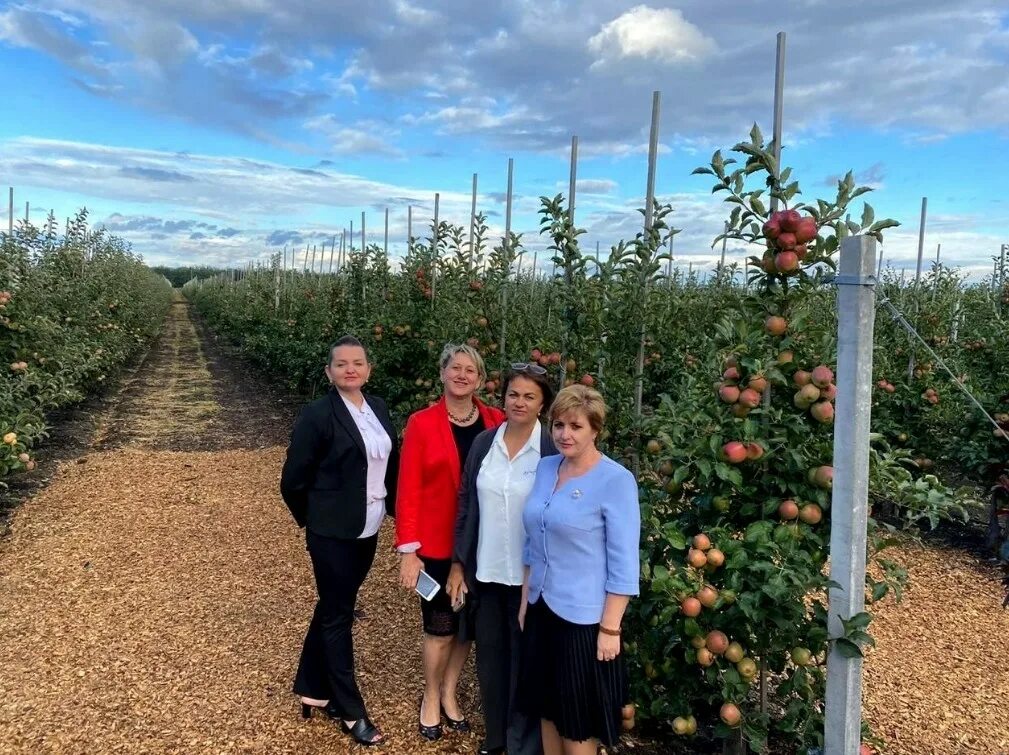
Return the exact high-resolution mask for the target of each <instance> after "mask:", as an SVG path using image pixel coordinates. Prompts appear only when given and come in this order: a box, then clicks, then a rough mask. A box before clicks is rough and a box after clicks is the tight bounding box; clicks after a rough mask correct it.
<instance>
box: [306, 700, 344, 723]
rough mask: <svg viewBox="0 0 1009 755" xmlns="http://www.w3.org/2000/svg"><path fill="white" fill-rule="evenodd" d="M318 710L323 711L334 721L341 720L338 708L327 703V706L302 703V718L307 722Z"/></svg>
mask: <svg viewBox="0 0 1009 755" xmlns="http://www.w3.org/2000/svg"><path fill="white" fill-rule="evenodd" d="M316 710H320V711H322V712H323V713H325V714H326V715H327V716H328V717H329V718H331V719H333V720H336V719H338V718H340V714H339V713H338V712H337V710H336V708H334V707H333V703H327V704H326V705H309V704H308V703H302V704H301V717H302V718H304V719H305V720H306V721H307V720H308V719H310V718H311V717H312V711H316Z"/></svg>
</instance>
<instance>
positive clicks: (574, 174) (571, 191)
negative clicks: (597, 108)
mask: <svg viewBox="0 0 1009 755" xmlns="http://www.w3.org/2000/svg"><path fill="white" fill-rule="evenodd" d="M577 184H578V137H577V136H572V137H571V175H570V177H569V179H568V220H569V221H570V223H571V225H574V224H575V189H576V188H577ZM562 378H563V376H562ZM563 383H564V381H563V379H562V380H561V384H562V385H563Z"/></svg>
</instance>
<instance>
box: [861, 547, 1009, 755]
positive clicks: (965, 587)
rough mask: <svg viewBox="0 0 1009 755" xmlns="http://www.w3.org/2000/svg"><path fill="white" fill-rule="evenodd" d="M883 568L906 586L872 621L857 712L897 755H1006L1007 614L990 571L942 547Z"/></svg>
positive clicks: (912, 551) (901, 551)
mask: <svg viewBox="0 0 1009 755" xmlns="http://www.w3.org/2000/svg"><path fill="white" fill-rule="evenodd" d="M889 558H891V559H892V560H894V561H897V562H898V563H900V564H902V565H904V567H905V568H907V570H908V575H909V577H910V582H909V585H908V588H907V590H906V592H905V594H904V598H903V600H902V602H901V603H895V602H894V601H893V600H891V599H887V600H886V601H885V602H884V603H883V604H881V605H880V606H878V607H877V608H876V609H875V610H874V612H873V614H874V618H873V622H872V626H871V627H870V631H871V632H872V634H873V636H874V637H875V638H876V642H877V647H876V649H874V650H871V651H870V653H869V656H868V661H867V663H866V668H865V677H864V678H865V689H864V694H863V708H864V711H865V716H866V718H867V719H868V720H869V721H870V722H871V724H872V726H873V729H874V731H875V733H876V734H878V735H879V736H881V737H882V738H883V740H884V741H886V743H887V744H888V747H889V749H888V750H887V752H890V753H894V754H895V755H933V753H934V754H935V755H965V754H966V753H972V754H973V753H977V754H978V755H1006V754H1007V753H1009V715H1007V714H1006V705H1007V701H1009V664H1007V663H1006V657H1007V650H1009V611H1007V610H1005V609H1003V608H1002V595H1003V592H1002V586H1001V584H1000V583H999V578H998V573H997V571H996V569H995V567H994V566H993V565H992V564H990V563H985V562H982V561H980V560H979V559H978V558H977V557H975V556H972V555H970V554H967V553H965V552H963V551H960V550H955V549H948V548H943V547H940V546H938V545H927V546H924V547H911V546H908V547H902V548H898V549H895V550H894V551H893V552H891V553H889Z"/></svg>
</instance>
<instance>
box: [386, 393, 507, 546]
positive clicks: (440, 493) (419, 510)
mask: <svg viewBox="0 0 1009 755" xmlns="http://www.w3.org/2000/svg"><path fill="white" fill-rule="evenodd" d="M473 401H474V403H475V404H476V406H477V409H478V410H479V412H480V419H481V420H482V421H483V424H484V427H485V428H487V429H490V428H493V427H497V426H498V425H500V424H501V423H502V422H504V412H502V411H501V410H500V409H496V408H494V407H493V406H487V405H486V404H484V403H481V402H480V401H477V399H476V398H474V399H473ZM461 477H462V470H461V468H460V464H459V451H458V449H457V448H456V445H455V437H454V436H453V435H452V426H451V425H450V424H449V419H448V410H447V409H446V408H445V398H444V397H442V398H441V399H439V400H438V402H437V403H434V404H432V405H431V406H429V407H427V408H426V409H421V410H419V411H416V412H414V413H413V414H411V415H410V418H409V419H408V420H407V421H406V430H404V432H403V445H402V447H401V448H400V459H399V483H398V485H397V486H396V545H397V547H398V546H400V545H405V544H407V543H420V550H419V551H418V553H419V554H420V555H422V556H426V557H428V558H451V557H452V540H453V538H454V536H455V515H456V509H457V508H458V505H459V485H460V484H461V483H460V480H461Z"/></svg>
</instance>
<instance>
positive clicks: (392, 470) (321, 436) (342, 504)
mask: <svg viewBox="0 0 1009 755" xmlns="http://www.w3.org/2000/svg"><path fill="white" fill-rule="evenodd" d="M364 398H365V400H366V401H367V402H368V406H370V407H371V409H372V411H374V412H375V415H376V416H377V417H378V420H379V422H381V423H382V427H384V428H385V431H386V432H387V433H389V437H390V438H391V439H392V453H391V454H390V455H389V466H388V469H387V470H386V473H385V490H386V498H385V510H386V513H387V514H388V515H389V516H392V515H393V513H394V511H395V505H396V480H397V478H398V476H399V442H398V440H397V438H396V430H395V428H394V427H393V426H392V421H391V420H390V418H389V410H388V409H387V408H386V406H385V402H384V401H383V400H382V399H380V398H378V397H376V396H370V395H368V394H365V397H364ZM367 483H368V456H367V451H366V449H365V446H364V439H363V438H362V437H361V433H360V431H359V430H358V429H357V425H356V424H355V423H354V418H353V417H351V416H350V412H349V411H348V410H347V406H346V404H344V403H343V399H342V398H341V397H340V394H339V392H338V391H337V390H336V389H335V388H334V389H330V391H329V393H327V394H326V395H325V396H323V397H322V398H319V399H316V400H315V401H313V402H312V403H310V404H308V405H307V406H305V407H304V409H302V410H301V414H300V415H299V416H298V420H297V421H296V422H295V423H294V430H293V431H292V432H291V444H290V445H289V446H288V448H287V460H286V461H285V462H284V469H283V472H281V475H280V494H281V496H282V497H283V498H284V503H286V504H287V508H289V509H290V510H291V513H292V514H293V515H294V520H295V521H296V522H297V523H298V526H299V527H308V529H309V530H311V531H312V532H314V533H315V534H317V535H323V536H324V537H338V538H346V539H353V538H357V537H359V536H360V535H361V533H362V532H363V531H364V524H365V518H366V513H367V508H368V501H367V493H366V490H367Z"/></svg>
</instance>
